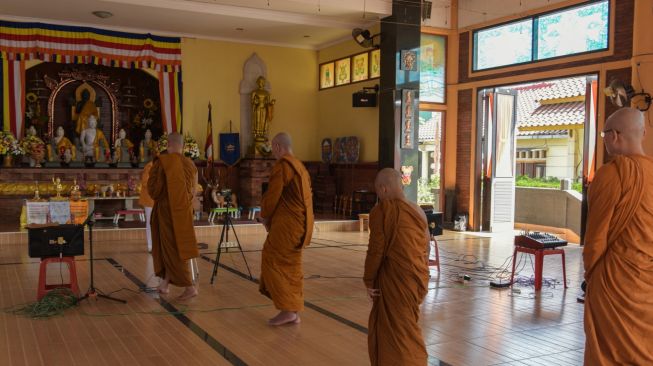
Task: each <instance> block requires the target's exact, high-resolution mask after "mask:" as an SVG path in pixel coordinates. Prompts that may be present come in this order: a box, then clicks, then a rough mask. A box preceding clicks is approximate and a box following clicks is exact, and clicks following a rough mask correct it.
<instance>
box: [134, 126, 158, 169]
mask: <svg viewBox="0 0 653 366" xmlns="http://www.w3.org/2000/svg"><path fill="white" fill-rule="evenodd" d="M156 151H157V144H156V141H154V140H152V131H150V129H149V128H148V129H147V130H146V131H145V138H144V139H143V141H141V146H140V148H139V152H138V157H139V161H140V162H141V163H147V162H149V161H150V160H152V159H154V157H155V155H156Z"/></svg>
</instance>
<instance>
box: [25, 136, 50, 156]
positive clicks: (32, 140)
mask: <svg viewBox="0 0 653 366" xmlns="http://www.w3.org/2000/svg"><path fill="white" fill-rule="evenodd" d="M20 147H21V149H22V150H23V151H24V153H25V155H27V156H29V157H39V156H40V157H42V156H43V155H44V154H45V143H44V142H43V140H41V139H40V138H38V137H36V136H34V135H27V136H25V137H23V139H22V140H21V141H20Z"/></svg>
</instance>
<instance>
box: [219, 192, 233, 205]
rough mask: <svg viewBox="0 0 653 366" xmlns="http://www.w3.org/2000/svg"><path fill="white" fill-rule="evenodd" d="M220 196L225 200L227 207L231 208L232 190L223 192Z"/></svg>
mask: <svg viewBox="0 0 653 366" xmlns="http://www.w3.org/2000/svg"><path fill="white" fill-rule="evenodd" d="M220 195H221V196H222V198H224V202H225V203H226V204H227V207H229V206H231V189H223V190H221V191H220Z"/></svg>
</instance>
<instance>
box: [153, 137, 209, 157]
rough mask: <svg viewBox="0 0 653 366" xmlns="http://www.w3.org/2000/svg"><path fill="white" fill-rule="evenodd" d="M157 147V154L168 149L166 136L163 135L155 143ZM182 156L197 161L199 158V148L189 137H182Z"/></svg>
mask: <svg viewBox="0 0 653 366" xmlns="http://www.w3.org/2000/svg"><path fill="white" fill-rule="evenodd" d="M157 147H158V150H159V153H160V152H162V151H165V150H167V149H168V135H166V134H163V135H162V136H161V137H160V138H159V140H158V141H157ZM183 152H184V155H185V156H187V157H189V158H191V159H197V158H199V157H200V147H199V145H198V144H197V141H196V140H195V139H194V138H193V137H192V136H190V135H186V136H184V150H183Z"/></svg>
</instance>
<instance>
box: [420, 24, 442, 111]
mask: <svg viewBox="0 0 653 366" xmlns="http://www.w3.org/2000/svg"><path fill="white" fill-rule="evenodd" d="M420 43H421V44H420V58H419V71H420V82H419V99H420V101H421V102H432V103H444V96H445V84H444V83H445V72H446V69H445V63H446V54H447V53H446V37H445V36H439V35H434V34H422V37H421V42H420Z"/></svg>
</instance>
